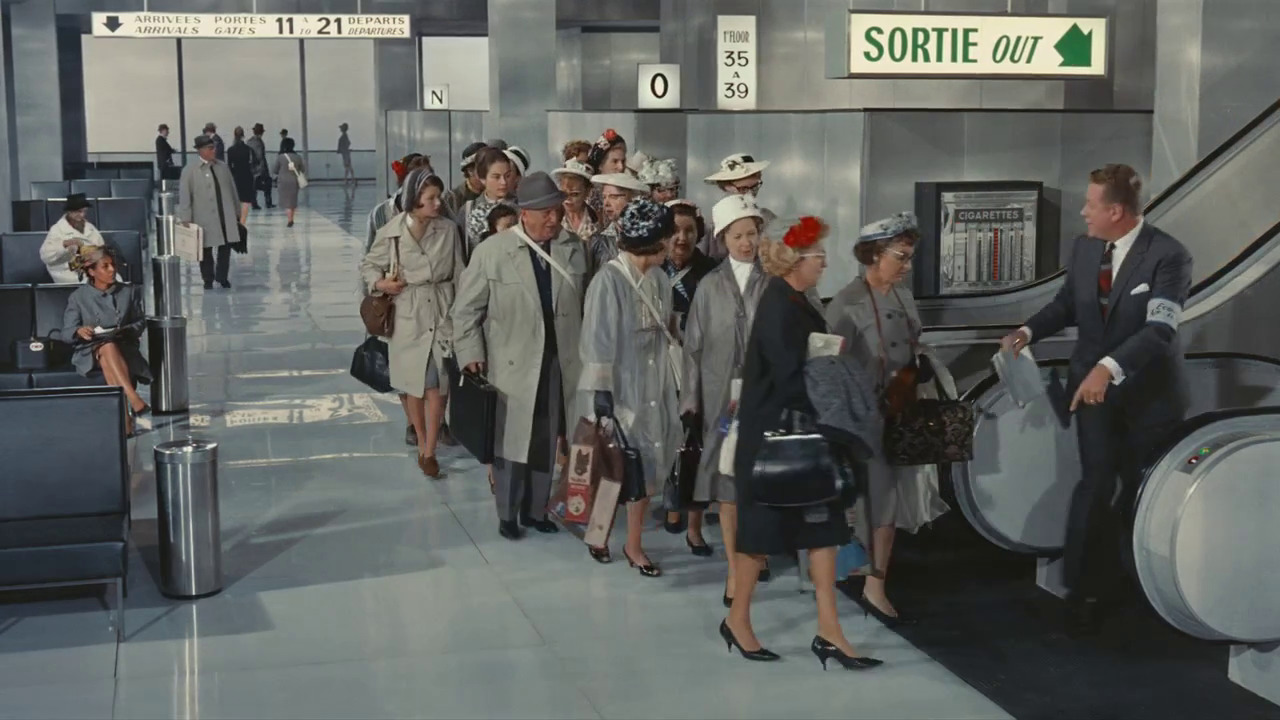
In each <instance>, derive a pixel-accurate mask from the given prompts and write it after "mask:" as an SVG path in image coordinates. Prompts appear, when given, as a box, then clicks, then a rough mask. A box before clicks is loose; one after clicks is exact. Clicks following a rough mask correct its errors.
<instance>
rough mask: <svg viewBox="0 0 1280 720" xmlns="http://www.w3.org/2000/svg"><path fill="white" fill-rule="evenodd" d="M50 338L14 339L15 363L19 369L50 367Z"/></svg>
mask: <svg viewBox="0 0 1280 720" xmlns="http://www.w3.org/2000/svg"><path fill="white" fill-rule="evenodd" d="M49 349H50V348H49V339H48V338H31V339H29V340H14V341H13V365H14V367H16V368H17V369H19V370H44V369H45V368H47V367H49Z"/></svg>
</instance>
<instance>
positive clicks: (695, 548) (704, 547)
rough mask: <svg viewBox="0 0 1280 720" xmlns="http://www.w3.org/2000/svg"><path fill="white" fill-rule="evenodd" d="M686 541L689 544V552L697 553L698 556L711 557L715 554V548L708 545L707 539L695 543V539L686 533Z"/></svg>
mask: <svg viewBox="0 0 1280 720" xmlns="http://www.w3.org/2000/svg"><path fill="white" fill-rule="evenodd" d="M684 542H685V544H686V545H688V546H689V552H691V553H693V554H694V555H697V556H698V557H711V556H712V555H714V554H715V550H712V549H711V546H710V545H708V544H707V543H706V541H705V540H704V541H703V543H702V544H701V545H694V544H693V541H692V540H690V539H689V536H688V535H685V536H684Z"/></svg>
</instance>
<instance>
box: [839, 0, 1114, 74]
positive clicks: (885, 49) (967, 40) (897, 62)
mask: <svg viewBox="0 0 1280 720" xmlns="http://www.w3.org/2000/svg"><path fill="white" fill-rule="evenodd" d="M1108 32H1109V28H1108V20H1107V18H1103V17H1073V16H1067V15H953V14H935V13H864V12H853V13H850V14H849V76H850V77H922V78H923V77H966V78H999V77H1016V78H1098V77H1106V75H1107V72H1108V71H1109V69H1110V68H1109V64H1108V61H1109V59H1110V47H1109V43H1110V36H1109V34H1108Z"/></svg>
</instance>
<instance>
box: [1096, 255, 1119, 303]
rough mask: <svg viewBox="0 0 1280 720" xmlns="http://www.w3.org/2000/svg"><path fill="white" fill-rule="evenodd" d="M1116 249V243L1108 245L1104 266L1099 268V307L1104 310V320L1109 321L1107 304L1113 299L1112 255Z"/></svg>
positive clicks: (1104, 256) (1103, 261)
mask: <svg viewBox="0 0 1280 720" xmlns="http://www.w3.org/2000/svg"><path fill="white" fill-rule="evenodd" d="M1115 249H1116V244H1115V243H1107V249H1106V250H1104V251H1103V252H1102V264H1101V265H1099V266H1098V306H1099V307H1100V308H1101V309H1102V319H1103V320H1106V319H1107V303H1108V302H1110V297H1111V253H1112V251H1114V250H1115Z"/></svg>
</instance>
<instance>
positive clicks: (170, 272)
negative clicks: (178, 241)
mask: <svg viewBox="0 0 1280 720" xmlns="http://www.w3.org/2000/svg"><path fill="white" fill-rule="evenodd" d="M181 271H182V262H181V260H180V259H179V258H178V256H177V255H160V256H158V257H153V258H151V289H152V291H153V292H154V293H155V298H156V317H178V316H179V315H181V314H182V278H181V277H180V276H179V273H180V272H181Z"/></svg>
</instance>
